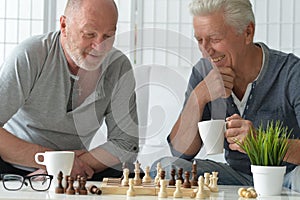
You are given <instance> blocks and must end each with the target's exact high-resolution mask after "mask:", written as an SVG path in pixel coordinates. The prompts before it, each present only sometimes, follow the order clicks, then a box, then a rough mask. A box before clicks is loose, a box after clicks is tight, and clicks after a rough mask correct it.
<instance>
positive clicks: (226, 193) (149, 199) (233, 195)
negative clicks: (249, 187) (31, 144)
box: [0, 182, 300, 200]
mask: <svg viewBox="0 0 300 200" xmlns="http://www.w3.org/2000/svg"><path fill="white" fill-rule="evenodd" d="M91 184H94V185H96V186H98V187H99V186H100V184H101V183H100V182H88V183H87V185H91ZM239 188H240V187H239V186H223V185H219V189H220V191H219V192H218V193H213V195H211V197H210V198H206V199H208V200H246V199H244V198H241V197H239V196H238V194H237V191H238V189H239ZM0 199H6V200H8V199H66V200H67V199H72V200H80V199H86V200H98V199H99V200H164V199H175V198H173V197H172V196H170V197H168V198H158V197H157V196H135V197H127V196H126V195H95V194H88V195H78V194H76V195H66V194H55V193H54V192H51V191H46V192H36V191H33V190H32V189H31V187H30V186H29V187H26V186H25V185H24V186H23V188H22V189H21V190H19V191H7V190H5V188H3V184H2V182H0ZM180 199H182V200H188V199H189V200H191V198H180ZM257 199H261V200H296V199H297V200H300V193H296V192H293V191H289V190H286V189H283V191H282V194H281V196H271V197H258V198H257ZM249 200H251V199H249Z"/></svg>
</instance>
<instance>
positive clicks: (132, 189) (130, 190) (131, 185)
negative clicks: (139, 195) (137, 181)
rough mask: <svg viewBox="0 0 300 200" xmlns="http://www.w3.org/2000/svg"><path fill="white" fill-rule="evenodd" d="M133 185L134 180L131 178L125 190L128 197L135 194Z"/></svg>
mask: <svg viewBox="0 0 300 200" xmlns="http://www.w3.org/2000/svg"><path fill="white" fill-rule="evenodd" d="M133 185H134V181H133V179H132V178H130V179H129V188H128V190H127V193H126V194H127V196H128V197H134V196H135V190H134V188H133Z"/></svg>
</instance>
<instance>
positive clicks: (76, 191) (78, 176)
mask: <svg viewBox="0 0 300 200" xmlns="http://www.w3.org/2000/svg"><path fill="white" fill-rule="evenodd" d="M80 178H81V176H80V175H77V177H76V182H77V185H75V183H74V188H75V193H78V194H79V188H80Z"/></svg>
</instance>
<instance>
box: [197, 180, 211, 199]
mask: <svg viewBox="0 0 300 200" xmlns="http://www.w3.org/2000/svg"><path fill="white" fill-rule="evenodd" d="M206 197H209V195H208V194H207V192H206V191H204V178H203V176H200V177H199V179H198V191H197V194H196V199H204V198H206Z"/></svg>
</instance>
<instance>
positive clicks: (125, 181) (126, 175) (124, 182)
mask: <svg viewBox="0 0 300 200" xmlns="http://www.w3.org/2000/svg"><path fill="white" fill-rule="evenodd" d="M121 185H122V186H128V185H129V169H128V168H125V169H123V179H122V182H121Z"/></svg>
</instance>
